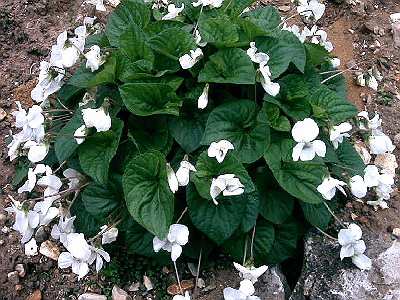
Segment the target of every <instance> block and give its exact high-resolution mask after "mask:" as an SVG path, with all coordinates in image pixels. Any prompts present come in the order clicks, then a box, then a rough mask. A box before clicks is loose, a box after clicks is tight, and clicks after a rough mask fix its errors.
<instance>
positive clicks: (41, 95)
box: [31, 61, 65, 105]
mask: <svg viewBox="0 0 400 300" xmlns="http://www.w3.org/2000/svg"><path fill="white" fill-rule="evenodd" d="M51 66H52V65H51V63H48V62H47V61H41V62H40V67H39V69H40V73H39V82H38V84H37V85H36V86H35V88H34V89H33V90H32V91H31V98H32V99H33V100H35V101H36V102H43V103H44V104H45V103H46V99H47V98H48V97H49V96H50V95H51V94H53V93H55V92H56V91H58V90H59V89H60V88H61V86H62V85H63V81H62V79H63V78H64V74H65V71H64V70H63V69H62V68H61V67H62V65H61V64H60V67H57V68H54V69H50V67H51ZM42 105H43V104H42Z"/></svg>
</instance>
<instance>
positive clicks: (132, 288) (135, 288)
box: [128, 282, 140, 292]
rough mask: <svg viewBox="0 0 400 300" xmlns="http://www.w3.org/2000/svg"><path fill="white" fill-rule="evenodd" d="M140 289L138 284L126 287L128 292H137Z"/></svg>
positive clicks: (134, 283) (133, 283)
mask: <svg viewBox="0 0 400 300" xmlns="http://www.w3.org/2000/svg"><path fill="white" fill-rule="evenodd" d="M139 289H140V282H132V284H131V285H130V286H129V287H128V291H130V292H137V291H138V290H139Z"/></svg>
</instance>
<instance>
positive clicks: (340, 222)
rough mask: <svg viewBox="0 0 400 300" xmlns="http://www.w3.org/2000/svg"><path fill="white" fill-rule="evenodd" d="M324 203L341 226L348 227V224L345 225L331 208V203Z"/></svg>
mask: <svg viewBox="0 0 400 300" xmlns="http://www.w3.org/2000/svg"><path fill="white" fill-rule="evenodd" d="M324 205H325V207H326V209H327V210H328V211H329V213H330V214H331V215H332V217H334V218H335V220H336V221H337V222H338V223H339V224H340V226H342V227H343V228H347V226H345V225H344V224H343V223H342V221H340V219H339V218H338V217H337V216H336V215H335V214H334V213H333V211H332V210H331V209H330V207H329V205H328V204H327V203H326V202H324Z"/></svg>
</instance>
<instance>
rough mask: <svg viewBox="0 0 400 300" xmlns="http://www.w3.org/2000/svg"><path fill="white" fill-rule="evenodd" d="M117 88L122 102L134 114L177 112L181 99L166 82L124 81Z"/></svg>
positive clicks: (146, 114) (147, 114)
mask: <svg viewBox="0 0 400 300" xmlns="http://www.w3.org/2000/svg"><path fill="white" fill-rule="evenodd" d="M119 90H120V93H121V97H122V100H123V101H124V104H125V105H126V107H127V108H128V109H129V110H130V111H131V112H132V113H133V114H135V115H138V116H149V115H155V114H171V115H178V114H179V107H180V106H181V104H182V100H180V99H179V98H178V97H177V96H176V94H175V93H174V92H173V89H172V88H171V87H170V86H168V85H167V84H160V83H125V84H123V85H121V86H120V87H119Z"/></svg>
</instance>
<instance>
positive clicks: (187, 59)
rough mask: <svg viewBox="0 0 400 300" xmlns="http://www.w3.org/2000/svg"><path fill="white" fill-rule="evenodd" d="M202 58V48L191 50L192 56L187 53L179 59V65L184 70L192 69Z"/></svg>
mask: <svg viewBox="0 0 400 300" xmlns="http://www.w3.org/2000/svg"><path fill="white" fill-rule="evenodd" d="M182 5H183V3H182ZM202 57H203V51H201V49H200V48H197V49H196V50H190V54H187V53H186V54H184V55H183V56H181V57H179V63H180V64H181V67H182V69H190V68H191V67H193V66H194V64H195V63H197V62H198V61H199V60H200V58H202Z"/></svg>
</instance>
